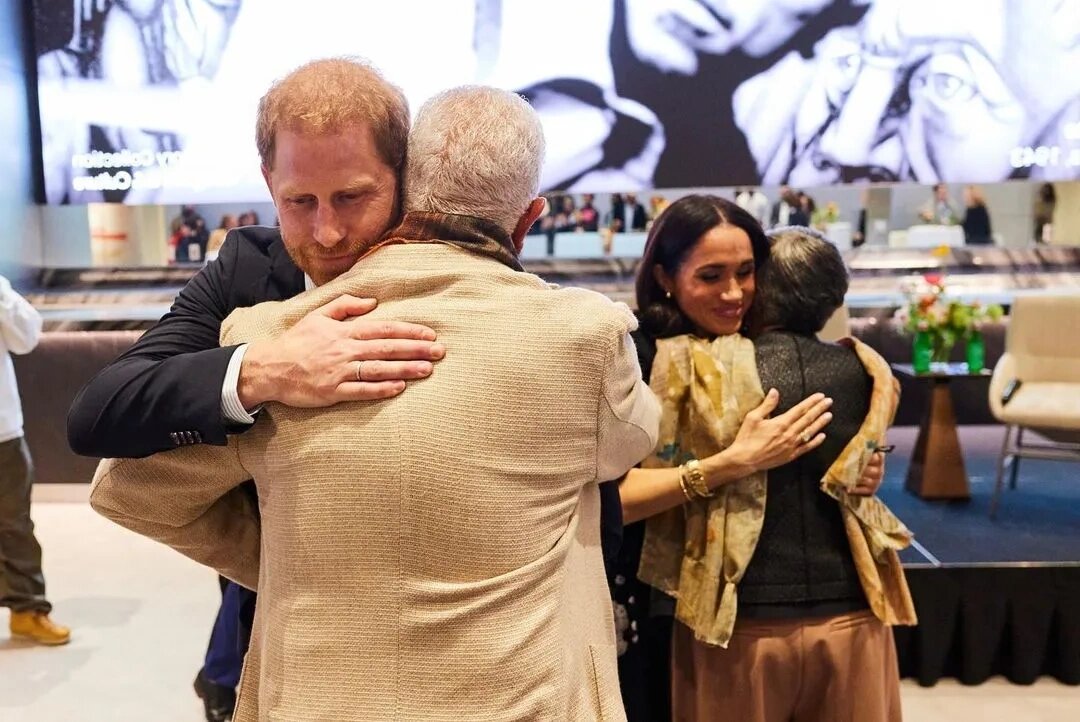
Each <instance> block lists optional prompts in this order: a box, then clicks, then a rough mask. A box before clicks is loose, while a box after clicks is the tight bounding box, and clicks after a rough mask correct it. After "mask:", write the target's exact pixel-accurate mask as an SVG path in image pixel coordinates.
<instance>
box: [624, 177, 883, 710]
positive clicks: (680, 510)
mask: <svg viewBox="0 0 1080 722" xmlns="http://www.w3.org/2000/svg"><path fill="white" fill-rule="evenodd" d="M768 258H769V242H768V239H767V238H766V236H765V234H764V232H763V231H762V229H761V226H760V225H759V224H758V223H757V222H756V221H755V220H754V219H753V217H751V216H750V215H749V214H748V213H746V212H745V211H744V210H742V209H741V208H739V207H738V206H736V205H735V204H733V203H731V202H729V201H726V200H723V199H721V198H716V197H713V196H700V195H694V196H687V197H685V198H682V199H680V200H678V201H676V202H675V203H673V204H672V205H671V206H669V207H668V208H667V209H666V210H665V211H664V212H663V213H662V214H661V215H660V216H659V218H657V220H656V222H655V223H654V225H653V228H652V230H651V231H650V234H649V239H648V242H647V244H646V250H645V255H644V257H643V259H642V264H641V266H640V270H639V274H638V279H637V301H638V309H639V316H640V319H641V328H640V330H639V332H638V333H637V334H636V335H635V341H636V343H637V345H638V353H639V358H640V361H641V365H642V371H643V373H644V374H645V376H646V377H650V375H651V379H652V387H653V390H654V391H657V393H658V395H660V396H661V398H664V399H666V401H667V404H666V406H665V421H664V428H665V429H666V430H667V436H668V441H667V443H666V444H664V445H663V446H662V447H661V448H659V449H658V451H657V454H656V456H655V457H654V458H653V459H651V460H650V462H649V463H647V464H646V465H644V466H647V467H649V468H641V469H635V470H632V471H631V472H630V473H629V474H628V475H627V476H626V477H625V478H624V479H623V480H622V481H621V483H620V494H621V497H622V502H623V504H622V505H623V513H624V516H625V518H626V521H627V522H635V521H638V520H641V519H647V518H651V517H656V518H659V517H661V516H663V515H665V514H669V513H670V512H672V511H674V513H675V514H676V515H682V514H685V513H689V511H690V510H692V509H693V508H695V506H699V505H701V504H702V503H704V502H703V500H705V499H709V500H712V501H716V500H717V499H720V498H721V497H724V496H726V495H729V491H723V490H725V489H729V488H730V489H735V490H738V489H739V488H740V483H739V482H740V480H742V479H744V478H746V477H749V476H754V475H759V474H761V473H763V472H764V471H765V470H768V469H771V468H775V467H777V466H782V465H784V464H788V463H791V462H793V461H794V460H796V459H798V458H800V457H801V456H803V455H805V454H808V453H810V452H812V451H813V450H814V449H816V448H818V447H819V446H820V445H821V444H823V443H825V442H826V436H825V435H824V434H823V433H822V430H823V429H824V428H825V426H826V425H827V424H828V423H829V421H830V419H831V418H832V417H831V414H830V413H829V412H828V408H829V406H830V404H831V403H832V402H831V400H830V399H828V398H827V397H826V395H825V394H823V393H813V392H812V393H809V394H804V395H803V396H798V395H797V394H791V393H788V392H786V391H785V392H782V393H778V392H777V391H776V390H775V389H773V390H771V391H770V392H769V393H768V394H764V393H762V392H761V388H762V387H761V385H760V384H759V383H758V379H757V373H756V370H754V368H753V349H752V346H750V342H749V341H748V340H746V339H745V338H744V337H743V335H742V334H743V333H744V332H745V330H746V322H747V315H748V313H749V312H750V310H751V308H752V305H753V304H754V303H756V301H755V300H754V299H755V298H756V297H759V295H758V294H757V293H756V290H757V285H756V284H757V273H758V269H760V268H765V267H767V266H768V263H767V261H768ZM713 346H716V347H718V348H720V349H721V351H722V353H721V354H720V357H719V358H713V356H712V352H713V350H714V349H713V348H712V347H713ZM654 359H656V360H657V361H658V366H660V367H661V368H659V369H658V368H656V367H654V363H653V362H654ZM675 359H677V360H678V362H679V363H681V364H682V366H681V367H680V369H679V373H672V372H671V367H672V365H673V360H675ZM747 360H749V361H750V366H749V367H747V366H746V363H745V362H746V361H747ZM735 361H738V362H739V364H741V365H738V364H734V363H733V362H735ZM736 366H738V370H737V372H735V373H732V372H731V371H732V369H735V368H736ZM690 379H697V380H699V381H701V382H702V383H703V384H704V386H703V387H700V388H690V386H688V385H687V382H688V380H690ZM720 387H725V388H726V387H731V388H732V389H735V388H738V389H741V390H743V391H746V392H747V393H740V394H739V397H738V398H731V399H729V401H730V402H731V403H730V404H729V406H728V408H726V409H725V411H724V413H723V414H722V416H723V419H722V420H721V419H718V418H716V414H715V413H714V412H713V411H711V410H710V409H708V408H706V407H708V406H709V405H710V404H709V399H710V398H711V394H712V393H713V392H715V391H716V390H717V389H718V388H720ZM751 387H753V388H751ZM763 388H765V389H768V388H769V386H768V385H766V386H764V387H763ZM753 389H756V391H754V390H753ZM804 397H805V398H804ZM717 400H718V401H719V399H717ZM699 402H701V403H699ZM781 402H782V403H784V405H785V410H784V412H783V413H774V412H775V411H776V407H777V404H778V403H781ZM796 402H798V403H796ZM770 416H771V418H770ZM721 421H722V422H723V423H720V422H721ZM721 426H722V427H724V429H725V432H724V433H725V436H724V438H723V439H720V440H715V439H711V438H709V437H710V435H711V432H712V431H713V430H715V429H718V428H720V427H721ZM859 471H861V472H863V473H862V476H861V477H859V474H858V473H856V477H858V478H857V480H856V482H855V483H854V484H853V485H852V488H851V493H852V494H872V493H873V492H874V491H875V490H876V488H877V486H878V484H880V481H881V476H882V473H883V468H882V466H881V464H880V458H879V457H876V458H874V459H873V461H872V463H869V464H864V465H863V466H862V467H860V469H859ZM702 521H703V520H702V519H698V520H697V521H696V522H695V523H698V522H702ZM650 526H651V527H655V521H650ZM669 526H670V525H669ZM643 537H644V529H643V526H642V525H641V524H633V523H631V524H630V525H629V526H628V527H627V529H626V537H625V543H624V545H623V549H622V551H621V552H620V558H619V560H618V562H617V564H616V565H615V566H616V572H615V574H614V575H613V578H612V582H613V584H612V588H613V594H614V598H615V601H616V614H617V617H619V618H621V619H623V620H624V626H625V627H626V631H625V634H624V635H623V636H624V644H623V652H624V654H623V656H622V657H621V658H620V675H621V677H620V679H621V682H622V687H623V695H624V699H625V701H626V705H627V713H628V716H629V718H630V719H631V720H638V719H641V720H663V719H666V718H667V717H668V716H669V711H668V702H667V700H668V697H669V695H668V691H667V689H666V687H667V685H666V683H665V680H667V679H669V675H668V673H667V669H666V667H667V664H668V655H667V639H668V638H669V636H670V626H669V624H668V623H667V622H666V621H665V615H666V618H667V619H670V615H671V614H672V609H671V604H670V600H668V599H667V598H666V597H663V596H662V595H658V593H655V592H651V591H650V588H649V586H647V585H646V584H643V583H642V582H641V581H640V580H639V579H638V578H637V575H638V568H639V564H640V565H641V567H642V570H643V571H644V570H645V569H646V568H647V565H648V564H649V563H651V562H650V561H649V560H648V559H645V558H643V557H642V551H643V547H644V549H645V551H646V552H649V554H651V555H652V557H653V559H655V558H656V553H655V552H656V550H655V549H653V550H652V551H651V552H650V551H649V549H650V547H649V546H648V545H646V544H645V543H644V542H645V540H644V538H643ZM679 543H680V542H672V544H669V545H668V549H675V548H676V547H678V545H679ZM713 572H717V570H715V569H714V570H713ZM646 581H650V582H652V583H653V586H655V587H659V588H661V589H664V590H665V591H669V592H672V590H673V589H674V590H675V591H674V592H672V596H678V591H677V585H676V587H673V586H672V585H671V584H667V583H666V582H662V581H661V580H657V579H655V578H650V579H648V580H646ZM668 581H670V580H668ZM706 597H708V594H705V595H700V598H701V599H702V600H703V603H704V604H706V605H707V606H708V605H711V606H713V607H716V606H717V605H718V604H719V600H718V599H717V598H715V595H714V598H713V599H711V601H709V600H707V599H706ZM727 606H728V607H730V606H731V605H730V604H728V605H727ZM678 676H679V674H678V670H676V678H678ZM731 718H732V719H740V718H739V717H738V716H737V715H735V716H733V717H731Z"/></svg>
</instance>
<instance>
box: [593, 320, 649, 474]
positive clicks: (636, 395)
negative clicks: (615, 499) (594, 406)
mask: <svg viewBox="0 0 1080 722" xmlns="http://www.w3.org/2000/svg"><path fill="white" fill-rule="evenodd" d="M600 391H601V399H600V408H599V419H598V427H597V444H596V473H597V480H598V481H610V480H612V479H618V478H621V477H622V476H623V475H624V474H625V473H626V472H628V471H630V469H632V468H634V467H635V466H637V464H638V463H639V462H640V461H641V460H642V459H644V458H645V457H647V456H648V455H649V454H651V453H652V452H653V449H654V448H656V441H657V439H658V437H659V435H660V402H659V401H657V399H656V396H655V395H654V394H653V392H652V390H651V389H650V388H649V385H648V384H647V383H645V381H644V380H643V379H642V378H641V367H640V366H639V365H638V360H637V350H636V348H635V347H634V340H633V339H632V338H631V337H630V334H629V333H624V334H623V335H622V338H621V339H620V340H619V341H618V343H617V344H616V346H615V350H614V354H613V358H612V360H611V363H610V364H609V365H608V368H607V371H606V373H605V374H604V379H603V382H602V383H601V387H600Z"/></svg>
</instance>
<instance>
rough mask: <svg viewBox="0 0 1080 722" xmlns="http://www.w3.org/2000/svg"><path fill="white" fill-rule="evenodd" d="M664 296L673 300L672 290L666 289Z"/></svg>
mask: <svg viewBox="0 0 1080 722" xmlns="http://www.w3.org/2000/svg"><path fill="white" fill-rule="evenodd" d="M664 298H666V299H668V300H669V301H670V300H671V291H664Z"/></svg>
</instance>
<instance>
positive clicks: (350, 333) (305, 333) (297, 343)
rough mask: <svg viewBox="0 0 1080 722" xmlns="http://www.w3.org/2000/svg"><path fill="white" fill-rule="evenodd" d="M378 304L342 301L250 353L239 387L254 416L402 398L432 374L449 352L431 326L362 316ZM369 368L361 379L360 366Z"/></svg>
mask: <svg viewBox="0 0 1080 722" xmlns="http://www.w3.org/2000/svg"><path fill="white" fill-rule="evenodd" d="M375 305H376V302H375V301H374V300H373V299H361V298H356V297H354V296H347V295H346V296H341V297H339V298H337V299H335V300H333V301H331V302H330V303H328V304H326V305H325V306H323V307H321V308H317V309H315V310H314V311H312V312H311V313H309V314H308V315H307V316H305V317H304V318H303V319H302V320H301V321H300V322H299V323H298V324H296V325H295V326H293V327H292V328H291V329H289V330H288V331H286V332H285V333H283V334H282V335H281V336H278V337H277V338H275V339H272V340H269V341H258V342H255V343H252V344H250V345H249V346H248V348H247V352H246V354H245V355H244V362H243V365H242V366H241V367H240V381H239V384H238V386H237V391H238V393H239V397H240V402H241V403H242V404H243V405H244V408H246V409H253V408H255V407H256V406H259V405H260V404H263V403H266V402H268V401H278V402H280V403H283V404H285V405H287V406H296V407H308V408H314V407H323V406H332V405H333V404H336V403H339V402H341V401H368V400H372V399H385V398H389V397H391V396H396V395H398V394H400V393H401V392H402V391H404V390H405V382H406V381H410V380H414V379H422V378H425V377H427V376H430V375H431V372H432V362H433V361H438V360H439V359H441V358H442V357H443V355H444V354H445V352H446V350H445V348H444V347H443V346H442V345H441V344H438V343H435V332H434V331H432V330H431V329H430V328H428V327H427V326H419V325H417V324H412V323H400V322H396V321H372V320H368V319H364V318H362V316H363V315H364V314H366V313H368V312H370V311H371V310H372V309H374V308H375ZM358 361H359V362H362V366H361V367H360V368H361V371H360V375H361V380H359V381H358V380H357V362H358Z"/></svg>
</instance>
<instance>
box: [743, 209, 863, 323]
mask: <svg viewBox="0 0 1080 722" xmlns="http://www.w3.org/2000/svg"><path fill="white" fill-rule="evenodd" d="M766 235H767V236H768V237H769V240H770V241H771V242H772V244H771V247H770V250H769V260H767V261H766V262H765V263H764V264H763V265H762V266H761V267H760V268H759V269H758V272H757V279H756V280H757V291H756V294H755V297H754V314H755V317H756V318H755V325H756V326H758V327H759V328H768V327H780V328H782V329H785V330H787V331H793V332H795V333H802V334H808V335H810V334H816V333H818V332H819V331H821V329H823V328H824V327H825V323H826V322H827V321H828V320H829V317H830V316H832V315H833V313H834V312H835V311H836V309H838V308H840V307H841V306H843V305H844V294H846V293H847V290H848V272H847V267H846V266H845V265H844V259H843V258H842V257H841V256H840V251H839V250H837V248H836V246H835V245H833V244H832V243H830V242H829V241H828V240H827V239H826V238H825V236H823V235H822V234H820V233H818V232H817V231H814V230H811V229H809V228H803V227H801V226H785V227H783V228H776V229H774V230H772V231H769V232H768V233H767V234H766Z"/></svg>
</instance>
